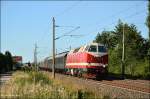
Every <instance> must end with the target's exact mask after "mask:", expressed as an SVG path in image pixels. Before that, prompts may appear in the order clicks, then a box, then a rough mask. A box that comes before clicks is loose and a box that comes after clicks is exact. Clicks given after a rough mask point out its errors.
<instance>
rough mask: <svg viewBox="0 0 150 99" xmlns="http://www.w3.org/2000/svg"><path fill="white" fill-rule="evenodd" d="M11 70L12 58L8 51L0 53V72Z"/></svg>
mask: <svg viewBox="0 0 150 99" xmlns="http://www.w3.org/2000/svg"><path fill="white" fill-rule="evenodd" d="M12 70H13V59H12V55H11V53H10V52H9V51H6V52H5V54H3V53H0V73H3V72H8V71H12Z"/></svg>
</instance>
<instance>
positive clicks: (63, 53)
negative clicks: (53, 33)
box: [45, 51, 69, 60]
mask: <svg viewBox="0 0 150 99" xmlns="http://www.w3.org/2000/svg"><path fill="white" fill-rule="evenodd" d="M68 52H69V51H66V52H62V53H58V54H56V55H55V58H58V57H64V56H65V55H67V54H68ZM47 59H52V56H50V57H47V58H45V60H47Z"/></svg>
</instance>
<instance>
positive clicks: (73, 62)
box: [40, 43, 108, 78]
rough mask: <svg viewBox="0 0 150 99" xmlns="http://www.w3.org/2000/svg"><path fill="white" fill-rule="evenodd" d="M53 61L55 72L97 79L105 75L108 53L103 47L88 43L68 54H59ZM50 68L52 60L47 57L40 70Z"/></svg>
mask: <svg viewBox="0 0 150 99" xmlns="http://www.w3.org/2000/svg"><path fill="white" fill-rule="evenodd" d="M55 60H56V63H55V69H56V71H57V72H63V73H65V74H70V75H75V76H82V77H86V78H99V77H101V76H104V75H105V74H106V73H107V65H108V53H107V50H106V48H105V46H104V45H102V44H99V43H90V44H87V45H84V46H81V47H79V48H76V49H74V50H71V51H70V52H63V53H60V54H58V55H56V57H55ZM43 66H44V67H43ZM51 67H52V58H51V57H49V58H46V59H45V61H44V64H43V65H41V67H40V68H49V69H50V70H51Z"/></svg>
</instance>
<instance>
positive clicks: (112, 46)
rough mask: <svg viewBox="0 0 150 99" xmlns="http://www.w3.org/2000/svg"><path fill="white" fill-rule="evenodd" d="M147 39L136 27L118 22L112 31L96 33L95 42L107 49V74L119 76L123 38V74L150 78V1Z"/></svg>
mask: <svg viewBox="0 0 150 99" xmlns="http://www.w3.org/2000/svg"><path fill="white" fill-rule="evenodd" d="M146 26H147V27H148V33H149V37H148V38H147V39H145V38H143V37H142V36H141V32H140V31H139V30H138V29H137V27H136V25H134V24H128V23H123V22H122V21H121V20H119V22H118V24H117V25H116V26H115V27H114V29H113V30H112V31H107V30H105V31H102V33H98V34H97V36H96V38H95V40H94V41H96V42H98V43H103V44H104V45H105V46H106V47H107V48H108V54H109V72H110V73H113V74H121V69H122V68H121V64H122V49H123V47H122V46H123V45H122V38H123V32H124V34H125V35H124V37H125V63H124V65H125V74H126V75H129V76H131V77H138V78H139V77H141V78H149V77H150V0H149V2H148V16H147V19H146Z"/></svg>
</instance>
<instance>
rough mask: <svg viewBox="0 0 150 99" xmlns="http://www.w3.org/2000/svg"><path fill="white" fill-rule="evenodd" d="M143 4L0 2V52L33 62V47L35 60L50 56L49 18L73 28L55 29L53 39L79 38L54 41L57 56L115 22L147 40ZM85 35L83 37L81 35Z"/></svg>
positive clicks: (124, 2) (145, 2)
mask: <svg viewBox="0 0 150 99" xmlns="http://www.w3.org/2000/svg"><path fill="white" fill-rule="evenodd" d="M147 3H148V2H147V1H1V33H2V52H5V51H6V50H9V51H10V52H11V53H12V55H21V56H23V61H24V62H28V61H31V62H32V61H33V50H34V44H35V43H37V46H38V49H37V50H38V60H42V59H43V58H44V57H47V56H49V55H51V53H52V49H51V46H52V17H53V16H54V17H55V20H56V25H59V26H73V27H58V28H56V37H57V36H60V35H62V34H64V33H67V32H69V31H71V30H73V29H74V28H76V27H78V26H80V28H79V29H77V30H76V31H74V32H72V33H71V34H72V35H83V36H80V37H63V38H61V39H58V40H56V48H57V53H59V52H62V51H65V50H67V49H69V47H70V46H71V47H72V48H75V47H78V46H81V45H84V44H87V43H89V42H91V41H92V40H94V38H95V36H96V35H97V33H98V32H101V31H103V30H113V29H114V26H115V25H116V24H117V22H118V20H119V19H121V20H122V21H123V22H127V23H129V24H131V23H133V24H135V25H136V26H137V28H138V30H139V31H141V35H142V36H143V37H144V38H148V29H147V27H146V26H145V19H146V16H147ZM85 35H86V36H85Z"/></svg>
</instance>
